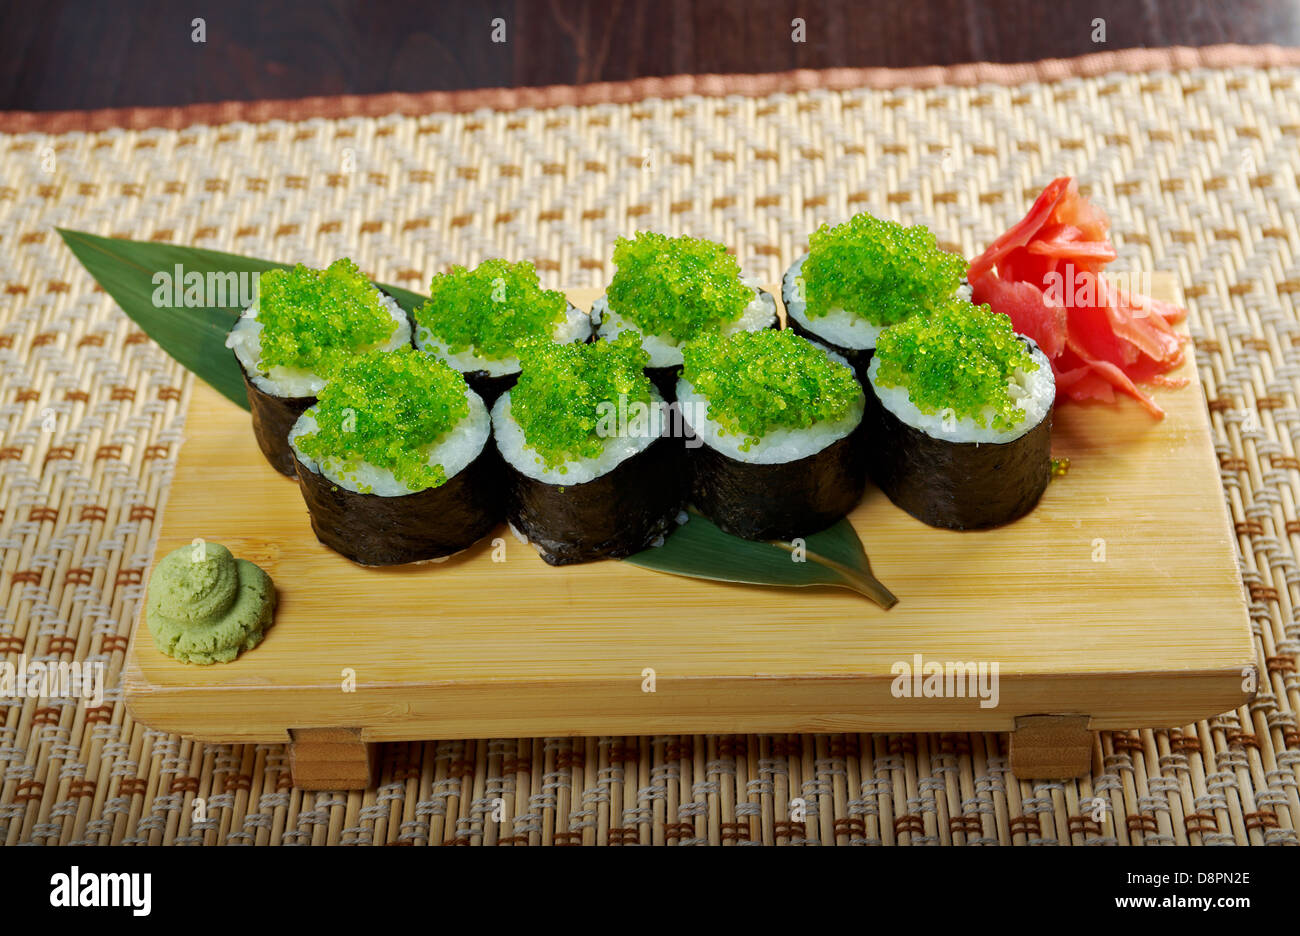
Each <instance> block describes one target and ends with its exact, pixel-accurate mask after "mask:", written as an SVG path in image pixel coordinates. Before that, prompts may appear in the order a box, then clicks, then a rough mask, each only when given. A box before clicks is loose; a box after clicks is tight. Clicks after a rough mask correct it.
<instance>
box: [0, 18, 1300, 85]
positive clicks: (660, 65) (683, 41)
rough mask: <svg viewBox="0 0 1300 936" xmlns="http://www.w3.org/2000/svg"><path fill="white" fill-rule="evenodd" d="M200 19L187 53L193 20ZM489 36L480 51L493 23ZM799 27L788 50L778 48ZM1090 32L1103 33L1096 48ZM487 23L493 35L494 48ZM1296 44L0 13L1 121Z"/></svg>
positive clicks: (1172, 33)
mask: <svg viewBox="0 0 1300 936" xmlns="http://www.w3.org/2000/svg"><path fill="white" fill-rule="evenodd" d="M196 16H202V17H204V19H205V22H204V27H203V28H204V31H205V37H204V38H205V39H206V41H204V42H195V41H193V35H194V33H195V29H196V27H195V26H194V25H193V23H192V21H193V19H194V17H196ZM498 18H499V19H500V20H501V21H502V23H503V24H504V32H505V36H504V38H505V41H504V42H494V41H493V31H494V24H493V21H494V20H496V19H498ZM797 19H799V20H802V21H803V24H804V26H803V29H804V39H805V41H803V42H796V41H793V39H792V33H794V32H795V30H796V29H797V28H798V27H797V24H796V23H795V21H796V20H797ZM1097 20H1104V21H1105V26H1104V29H1105V41H1104V42H1099V41H1095V40H1096V39H1097V38H1098V36H1099V33H1098V24H1097V23H1096V21H1097ZM500 26H501V24H497V27H496V31H497V34H498V37H500V32H501V30H500ZM1221 42H1240V43H1278V44H1281V45H1300V4H1298V3H1297V2H1296V0H1232V2H1219V0H1144V2H1137V0H1009V2H1002V3H995V2H981V0H911V2H889V3H861V2H858V3H854V2H850V0H748V2H746V0H698V2H691V0H659V2H654V0H570V2H564V0H549V2H548V0H493V2H491V3H483V2H477V3H475V2H463V3H449V2H433V3H429V2H425V3H420V2H396V0H395V2H380V0H322V2H314V3H279V4H277V3H273V2H267V0H221V2H219V3H207V4H193V3H186V4H180V3H174V2H173V3H168V2H165V0H117V2H113V3H105V2H102V0H101V2H93V0H44V2H38V3H22V2H20V0H6V2H4V3H3V4H0V110H61V109H71V108H76V109H81V108H98V107H122V106H130V105H177V104H190V103H195V102H201V101H218V100H252V99H259V98H285V97H303V96H308V95H318V94H342V93H360V94H365V93H375V92H382V91H427V90H451V89H458V88H478V87H499V86H515V85H545V84H567V83H581V82H590V81H608V80H618V79H625V78H635V77H640V76H644V75H668V74H678V73H684V72H721V73H727V72H766V71H784V70H787V69H791V68H827V67H834V66H868V65H886V66H902V65H933V64H951V63H956V62H969V61H999V62H1019V61H1032V60H1035V59H1040V58H1046V57H1058V56H1072V55H1081V54H1084V53H1087V52H1095V51H1101V50H1107V49H1121V48H1128V47H1133V46H1167V45H1212V44H1216V43H1221Z"/></svg>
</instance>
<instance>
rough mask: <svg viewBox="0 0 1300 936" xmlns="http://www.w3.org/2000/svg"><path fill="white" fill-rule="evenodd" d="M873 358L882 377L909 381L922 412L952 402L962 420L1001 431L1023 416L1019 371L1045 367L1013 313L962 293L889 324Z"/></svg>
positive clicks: (883, 381) (896, 383)
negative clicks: (1016, 386) (1016, 387)
mask: <svg viewBox="0 0 1300 936" xmlns="http://www.w3.org/2000/svg"><path fill="white" fill-rule="evenodd" d="M875 360H877V361H879V362H880V363H879V365H877V366H878V367H879V370H878V371H877V372H876V377H875V379H876V383H878V384H880V385H881V386H885V387H903V388H904V389H906V390H907V396H908V398H909V399H910V400H911V401H912V405H914V406H915V407H916V408H917V409H919V410H920V411H921V412H922V413H928V414H932V413H938V412H940V411H942V410H945V409H949V408H951V410H952V411H953V413H954V414H956V416H957V418H959V419H971V420H974V422H975V424H976V425H977V426H980V427H983V428H990V429H997V430H1006V429H1011V428H1013V427H1015V426H1017V425H1019V423H1020V422H1021V421H1023V420H1024V418H1025V411H1024V410H1023V409H1022V408H1021V407H1020V405H1019V404H1018V403H1017V402H1016V400H1015V399H1014V398H1013V397H1012V396H1011V393H1010V390H1009V387H1010V385H1011V383H1012V382H1013V381H1014V379H1015V376H1016V372H1017V371H1022V372H1024V373H1030V372H1032V371H1035V370H1037V369H1038V367H1039V364H1038V362H1037V361H1035V360H1034V358H1033V356H1032V355H1031V354H1030V353H1029V348H1028V347H1027V346H1026V345H1025V343H1024V342H1023V341H1021V340H1020V339H1019V338H1018V337H1016V334H1015V332H1014V331H1013V330H1012V328H1011V319H1010V318H1008V317H1007V316H1005V315H999V314H997V313H995V312H993V311H992V310H991V309H990V308H989V307H988V306H987V305H973V304H971V303H969V302H966V301H964V300H960V299H952V300H950V301H948V302H946V303H944V304H943V305H941V306H940V307H939V308H937V309H935V310H934V311H932V312H930V313H929V314H928V315H918V316H914V317H912V318H909V319H907V320H906V321H904V322H900V323H899V324H897V325H894V326H892V327H890V328H886V329H885V330H884V331H883V332H881V333H880V338H879V339H878V340H877V342H876V357H875Z"/></svg>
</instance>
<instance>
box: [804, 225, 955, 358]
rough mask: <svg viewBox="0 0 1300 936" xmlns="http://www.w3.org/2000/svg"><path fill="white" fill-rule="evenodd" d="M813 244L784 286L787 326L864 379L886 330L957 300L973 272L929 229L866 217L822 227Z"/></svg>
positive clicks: (812, 239)
mask: <svg viewBox="0 0 1300 936" xmlns="http://www.w3.org/2000/svg"><path fill="white" fill-rule="evenodd" d="M808 244H809V247H808V253H806V254H804V255H803V256H802V257H800V258H799V259H798V260H796V261H795V262H794V263H792V264H791V265H790V268H789V269H788V270H786V273H785V276H784V277H783V278H782V280H781V299H782V301H783V302H784V304H785V313H786V327H787V328H790V329H793V330H794V331H796V332H798V333H799V334H800V335H803V336H804V337H805V338H809V339H811V340H813V341H816V342H818V343H819V344H823V345H825V346H826V347H828V348H830V349H831V350H832V351H835V352H837V353H838V354H840V355H842V356H843V357H844V358H845V359H846V360H847V361H848V362H849V363H850V364H852V365H853V368H854V370H856V371H857V373H858V376H859V377H861V376H862V375H863V374H864V372H865V371H866V368H867V365H868V364H870V363H871V356H872V353H873V351H874V349H875V347H876V340H877V338H878V337H879V335H880V332H881V331H882V330H883V329H885V328H887V327H888V326H890V325H893V324H895V323H897V322H901V321H903V320H904V319H905V318H907V317H908V316H910V315H914V314H916V313H918V312H924V311H926V310H928V309H930V308H931V307H933V306H934V305H935V304H937V303H939V302H942V301H945V300H946V299H948V298H950V297H951V296H953V295H954V294H955V293H957V291H958V289H959V284H960V283H961V279H962V275H963V274H964V273H965V271H966V261H965V260H964V259H963V258H962V257H961V256H960V255H959V254H956V253H951V252H949V251H945V250H941V249H939V247H938V246H937V245H936V243H935V239H934V235H933V234H932V233H930V231H929V230H928V229H927V228H925V227H923V226H921V225H919V224H918V225H913V226H912V227H904V226H903V225H901V224H899V223H897V222H896V221H887V220H882V219H880V218H876V217H874V216H872V215H871V214H869V213H867V212H865V211H864V212H862V213H860V214H856V215H854V216H853V217H852V218H850V219H849V220H848V221H847V222H845V223H844V224H841V225H839V226H837V227H831V226H829V225H822V226H821V227H820V228H818V229H817V230H816V231H814V232H813V234H812V236H810V237H809V238H808ZM967 293H969V289H967Z"/></svg>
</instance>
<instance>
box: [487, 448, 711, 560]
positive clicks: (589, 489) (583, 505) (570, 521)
mask: <svg viewBox="0 0 1300 936" xmlns="http://www.w3.org/2000/svg"><path fill="white" fill-rule="evenodd" d="M676 443H677V440H675V439H670V438H668V437H667V436H660V437H659V438H658V439H656V440H655V441H654V442H652V443H651V444H650V445H649V447H647V448H646V449H645V450H643V451H641V452H638V453H637V454H636V455H633V456H632V457H631V458H628V459H626V460H625V461H623V462H622V463H620V464H619V465H618V466H617V467H615V468H613V469H612V470H610V471H609V472H607V473H606V474H604V475H601V476H600V477H599V478H596V479H594V480H591V481H585V482H583V483H581V484H569V485H558V484H547V483H546V482H544V481H538V480H537V479H536V478H530V477H528V476H527V475H525V474H523V473H522V472H520V471H519V470H518V469H517V468H515V467H513V466H512V465H510V464H509V463H508V462H507V463H506V469H507V471H508V472H509V473H510V475H511V478H512V481H511V499H510V509H509V514H510V522H511V524H513V525H514V527H515V529H516V530H518V531H519V532H520V533H522V534H523V535H524V536H526V537H528V541H529V542H530V543H532V544H533V546H534V547H536V548H537V551H538V552H539V553H540V554H541V557H542V558H543V559H544V560H546V562H548V563H549V564H550V565H555V566H558V565H571V564H573V563H575V562H591V561H593V560H596V559H621V558H623V557H624V556H630V555H632V554H633V553H637V552H640V551H641V550H643V549H645V548H646V547H648V546H649V545H650V544H651V543H653V542H654V541H655V540H656V539H657V538H659V537H660V536H667V535H668V534H669V533H670V532H671V531H672V530H673V529H674V526H675V524H676V521H677V515H678V514H679V513H681V511H682V509H683V508H684V507H685V505H686V486H685V483H684V478H685V472H684V471H683V466H682V463H681V460H682V447H681V446H680V445H678V444H676Z"/></svg>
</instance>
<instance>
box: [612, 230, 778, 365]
mask: <svg viewBox="0 0 1300 936" xmlns="http://www.w3.org/2000/svg"><path fill="white" fill-rule="evenodd" d="M614 265H615V266H617V267H618V271H617V272H616V273H615V274H614V277H613V279H611V280H610V283H609V289H608V290H607V291H606V299H607V300H608V301H609V307H610V308H611V309H613V310H614V311H615V312H617V313H618V314H619V315H621V316H623V317H624V318H625V319H627V320H628V321H629V322H631V323H632V324H634V325H635V326H636V327H637V328H639V329H640V330H641V331H642V332H643V333H644V334H647V335H659V336H668V337H670V338H672V339H673V341H675V342H679V343H680V342H682V341H685V340H686V339H688V338H691V337H693V336H695V335H698V334H703V333H707V332H711V331H715V330H716V329H717V328H718V327H719V326H720V325H724V324H726V323H728V322H734V321H736V320H737V319H739V318H740V316H741V314H742V313H743V312H744V311H745V306H747V305H749V304H750V302H752V301H753V300H754V290H753V289H751V288H750V287H748V286H746V285H745V284H744V283H742V282H741V281H740V266H739V264H737V263H736V258H735V257H733V256H731V255H730V254H728V253H727V250H726V248H725V247H723V246H722V245H721V244H719V243H717V242H715V241H710V240H701V239H699V238H696V237H668V236H667V235H665V234H654V233H652V232H649V231H640V232H638V233H637V235H636V237H634V238H633V239H632V240H628V239H627V238H626V237H620V238H619V239H618V240H617V241H615V243H614Z"/></svg>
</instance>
